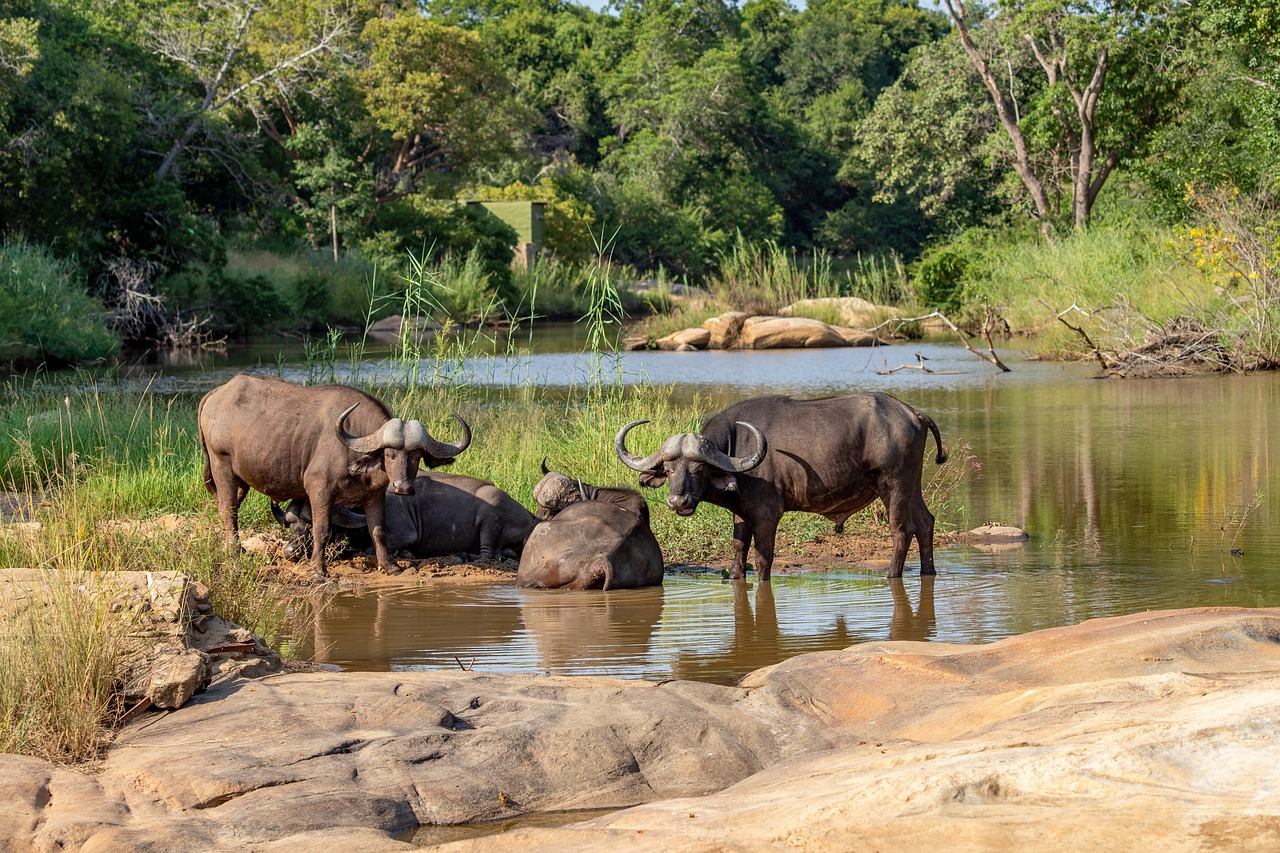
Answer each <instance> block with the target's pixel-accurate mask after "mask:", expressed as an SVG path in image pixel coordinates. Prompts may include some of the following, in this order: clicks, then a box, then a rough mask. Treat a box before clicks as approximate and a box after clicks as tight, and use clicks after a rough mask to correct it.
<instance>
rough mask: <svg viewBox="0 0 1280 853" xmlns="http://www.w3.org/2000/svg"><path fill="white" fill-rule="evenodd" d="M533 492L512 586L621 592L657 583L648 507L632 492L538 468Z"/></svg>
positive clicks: (659, 566)
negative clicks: (533, 508)
mask: <svg viewBox="0 0 1280 853" xmlns="http://www.w3.org/2000/svg"><path fill="white" fill-rule="evenodd" d="M542 471H543V475H544V476H543V478H542V479H541V480H539V481H538V484H537V485H536V486H535V487H534V489H533V499H534V500H535V501H537V502H538V517H539V518H541V519H547V520H545V521H542V522H541V523H539V524H538V526H537V527H535V528H534V529H533V533H532V534H530V535H529V541H528V542H526V543H525V546H524V554H523V555H521V557H520V569H519V571H518V572H517V574H516V586H521V587H540V588H543V589H623V588H626V587H638V586H657V585H658V584H661V583H662V571H663V568H664V566H663V562H662V549H661V548H660V547H658V540H657V538H656V537H655V536H654V535H653V531H652V530H650V529H649V507H648V505H647V504H646V503H645V501H644V498H642V497H641V496H640V493H639V492H637V491H635V490H634V489H604V488H600V487H598V486H591V485H587V484H586V483H583V482H582V481H581V480H574V479H571V478H569V477H566V476H565V475H564V474H561V473H559V472H556V471H548V470H547V465H546V461H545V460H544V461H543V463H542Z"/></svg>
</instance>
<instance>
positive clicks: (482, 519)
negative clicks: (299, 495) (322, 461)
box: [271, 471, 537, 560]
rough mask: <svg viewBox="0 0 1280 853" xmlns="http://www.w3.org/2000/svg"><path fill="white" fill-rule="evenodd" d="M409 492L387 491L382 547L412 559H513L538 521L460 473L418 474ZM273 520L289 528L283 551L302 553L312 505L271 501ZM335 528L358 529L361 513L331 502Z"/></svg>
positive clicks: (484, 484)
mask: <svg viewBox="0 0 1280 853" xmlns="http://www.w3.org/2000/svg"><path fill="white" fill-rule="evenodd" d="M414 484H415V487H414V490H413V494H412V495H396V494H389V495H387V513H386V521H385V524H384V527H385V528H386V537H385V541H386V545H387V550H389V551H391V552H392V553H393V554H394V553H396V552H398V551H408V552H409V553H410V554H412V555H413V556H415V557H446V556H449V555H452V554H457V555H460V556H464V557H474V556H478V557H479V558H480V559H481V560H491V559H494V558H496V557H509V558H512V559H518V558H519V556H520V552H521V551H522V550H524V543H525V540H526V539H528V538H529V534H530V533H531V532H532V531H533V526H534V525H535V524H537V519H536V518H534V517H533V513H531V512H529V510H527V509H525V508H524V507H523V506H521V504H520V503H519V502H518V501H517V500H516V499H515V498H513V497H511V495H509V494H507V493H506V492H504V491H503V490H502V489H499V488H498V487H497V486H495V485H494V484H493V483H490V482H489V481H488V480H480V479H477V478H475V477H464V476H463V475H461V474H443V473H436V472H426V471H422V472H419V474H418V476H417V479H416V480H415V481H414ZM271 512H272V514H274V515H275V517H276V520H277V521H279V522H280V523H281V524H283V525H284V526H285V527H288V528H289V529H290V532H291V534H292V535H291V537H290V540H289V543H288V544H287V545H285V554H286V555H289V556H291V555H292V554H294V553H296V552H300V551H302V550H303V549H304V548H305V547H306V545H305V543H306V541H307V540H308V539H309V538H310V533H311V507H310V505H309V504H308V503H307V502H306V501H304V500H293V501H290V502H289V505H288V506H287V507H285V508H284V509H281V508H280V507H279V506H277V505H276V504H274V503H273V504H271ZM329 522H330V524H331V525H332V526H334V527H342V528H347V529H348V530H350V531H352V533H353V537H352V538H353V541H354V540H355V539H356V538H357V537H358V535H359V534H356V533H355V531H360V533H363V532H364V531H365V530H366V527H367V520H366V518H365V516H364V514H363V513H359V512H355V511H353V510H350V509H347V508H346V507H343V506H334V507H333V510H332V511H331V513H330V515H329Z"/></svg>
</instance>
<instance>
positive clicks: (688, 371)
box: [136, 334, 1280, 683]
mask: <svg viewBox="0 0 1280 853" xmlns="http://www.w3.org/2000/svg"><path fill="white" fill-rule="evenodd" d="M576 345H577V344H576V341H575V338H574V337H573V336H572V335H571V334H570V335H567V336H564V335H562V337H561V340H560V341H559V343H556V342H552V343H550V344H547V343H544V344H543V345H541V346H538V347H523V348H516V349H511V350H508V351H506V352H503V353H500V354H497V355H492V356H482V357H476V358H467V359H458V360H451V361H449V362H448V364H447V365H446V367H445V368H443V369H442V368H441V367H440V364H439V363H438V362H432V363H431V364H429V365H426V367H425V370H426V372H427V373H428V374H430V375H432V376H433V377H434V379H435V381H450V382H456V381H466V382H472V383H476V384H482V385H491V386H494V387H502V386H504V385H514V384H520V383H528V382H532V383H538V384H542V385H545V386H548V387H553V388H554V387H559V386H564V385H571V384H577V383H582V382H585V381H589V380H590V378H591V377H592V376H593V375H597V374H598V373H600V372H601V371H603V372H605V374H606V375H607V376H609V377H611V378H612V379H615V380H617V381H622V382H627V383H631V382H652V383H656V384H659V385H664V386H669V387H670V388H671V393H673V394H676V395H688V396H690V397H692V396H693V395H699V396H700V397H703V398H707V399H712V400H715V401H716V402H717V404H719V403H728V402H731V401H733V400H736V399H741V398H743V397H747V396H753V395H757V394H765V393H788V394H795V395H798V396H815V395H820V394H830V393H852V392H858V391H867V390H882V391H887V392H889V393H892V394H894V395H896V396H898V397H900V398H902V399H903V400H905V401H907V402H908V403H910V404H911V405H913V406H915V407H917V408H919V409H920V410H922V411H924V412H927V413H928V414H929V415H930V416H931V417H933V419H934V420H935V421H937V423H938V425H939V427H940V428H941V430H942V433H943V436H944V438H945V440H946V441H947V444H948V445H949V446H950V447H951V448H952V449H953V458H952V460H951V462H948V463H947V464H949V465H954V464H971V465H972V464H975V463H976V464H978V465H980V468H977V469H975V470H973V471H972V472H971V473H970V474H969V475H968V476H966V478H965V479H964V480H963V481H962V483H961V485H960V487H959V488H958V490H957V492H956V493H955V494H954V495H953V496H952V499H951V500H949V501H948V503H947V505H946V506H943V507H939V506H934V507H933V509H934V511H935V513H936V514H937V515H938V516H939V521H940V524H941V525H942V526H943V527H944V528H946V529H963V528H967V527H972V526H976V525H978V524H981V523H983V522H986V521H997V522H1001V523H1005V524H1011V525H1017V526H1019V527H1023V528H1025V529H1026V530H1027V531H1028V532H1029V533H1030V535H1031V539H1030V541H1029V542H1026V543H1024V544H1021V545H1017V546H1014V547H1002V548H978V547H972V546H956V547H950V548H944V549H941V550H940V551H939V552H938V555H937V565H938V572H939V574H938V576H937V578H936V579H933V578H923V579H922V578H920V577H919V576H918V575H914V574H913V571H914V567H915V566H916V565H918V564H917V563H914V562H912V560H909V561H908V567H907V576H906V577H905V578H904V579H903V580H902V581H900V582H898V581H894V582H891V581H888V580H886V579H885V578H884V577H883V576H882V574H881V573H879V572H876V571H873V570H870V569H866V568H862V567H858V566H847V567H837V568H835V569H832V570H827V571H821V572H811V573H803V574H794V575H783V576H775V578H774V580H773V581H772V582H771V583H770V584H763V585H762V584H756V583H754V578H749V580H748V582H747V583H736V584H735V583H731V582H729V581H727V580H725V579H723V578H721V577H720V576H719V575H718V574H713V573H705V572H692V573H669V574H668V576H667V579H666V582H665V585H664V586H663V587H662V588H658V589H649V590H633V591H628V590H623V591H617V592H610V593H600V592H585V593H568V592H545V591H524V590H517V589H515V588H514V586H512V585H509V584H500V585H484V586H472V585H468V586H450V585H445V584H441V585H435V586H430V587H423V588H418V589H411V590H398V591H394V592H363V593H362V592H359V591H350V592H343V593H341V594H339V595H336V596H331V597H328V598H327V599H326V600H325V601H324V602H323V603H322V606H321V607H319V608H318V610H317V614H316V615H315V617H314V619H313V622H312V623H311V625H310V626H309V628H308V629H307V630H306V631H305V632H304V633H302V634H300V635H299V636H298V637H296V638H295V640H296V642H297V644H298V649H299V651H302V652H304V653H306V654H310V655H313V656H314V658H315V659H316V660H319V661H325V662H330V663H332V664H335V665H338V666H341V667H344V668H358V669H388V668H390V669H422V668H437V667H446V668H456V667H458V666H464V667H469V668H471V667H473V668H474V669H476V670H485V671H503V672H512V671H514V672H531V673H534V672H536V673H555V674H584V673H592V674H607V675H615V676H620V677H626V678H645V679H666V678H695V679H701V680H707V681H714V682H719V683H733V682H734V681H735V680H737V679H738V678H740V677H741V676H742V675H743V674H745V673H746V672H749V671H751V670H752V669H755V668H757V667H759V666H765V665H768V664H771V663H775V662H777V661H779V660H782V659H784V658H786V657H788V656H790V655H794V654H797V653H801V652H808V651H819V650H823V649H834V648H843V647H846V646H849V645H852V644H855V643H860V642H870V641H878V640H889V639H911V640H927V641H934V642H955V643H982V642H990V641H993V640H998V639H1000V638H1002V637H1008V636H1010V635H1013V634H1018V633H1023V632H1026V631H1031V630H1036V629H1040V628H1049V627H1054V626H1060V625H1069V624H1073V623H1077V622H1080V621H1082V620H1085V619H1090V618H1096V617H1103V616H1112V615H1118V614H1123V613H1131V612H1135V611H1142V610H1157V609H1165V608H1179V607H1193V606H1218V605H1231V606H1276V605H1280V533H1278V532H1277V531H1280V500H1277V498H1276V495H1275V494H1274V492H1275V484H1276V479H1277V474H1278V473H1280V472H1278V471H1277V467H1276V460H1275V450H1274V449H1275V447H1276V441H1275V439H1273V438H1272V435H1273V434H1274V432H1275V428H1276V427H1277V426H1280V423H1277V420H1278V418H1280V375H1274V374H1260V375H1252V376H1209V377H1195V378H1185V379H1155V380H1103V379H1098V378H1096V374H1097V370H1096V366H1095V365H1092V364H1061V363H1054V362H1042V361H1036V360H1034V359H1033V358H1031V357H1030V354H1029V352H1028V351H1027V350H1025V349H1023V348H1020V347H1018V346H1016V345H1001V347H1000V348H999V351H1000V355H1001V357H1002V358H1003V359H1004V360H1005V361H1006V362H1007V363H1008V364H1009V366H1010V367H1011V368H1012V370H1011V372H1009V373H1000V372H999V371H997V370H996V369H995V368H994V367H993V366H991V365H990V364H988V363H987V362H985V361H983V360H981V359H980V358H978V357H977V356H975V355H974V354H973V353H971V352H968V351H966V350H965V349H964V348H963V347H961V346H960V345H958V344H956V343H954V342H952V341H946V340H932V341H926V342H917V343H905V344H898V345H894V346H890V347H881V348H874V349H834V350H807V351H806V350H799V351H764V352H702V353H659V352H636V353H624V354H621V355H619V356H617V357H616V358H615V357H610V358H606V359H603V360H601V359H599V358H595V357H592V356H584V355H582V354H580V353H578V352H575V351H573V347H575V346H576ZM267 353H268V350H263V351H260V352H256V353H255V352H253V351H243V350H242V351H234V352H232V353H229V354H223V355H210V356H206V357H205V360H196V361H195V362H194V363H192V364H189V365H186V366H181V365H169V366H167V367H165V368H164V369H163V370H162V375H161V377H160V379H158V380H155V379H148V380H146V381H150V382H152V383H153V385H155V387H157V388H158V389H160V390H163V389H164V388H165V387H168V388H171V389H183V388H187V389H191V390H196V389H198V388H202V387H206V386H210V387H211V386H212V385H213V384H216V383H218V382H220V381H222V380H223V379H225V378H226V376H229V375H230V374H231V373H232V372H234V371H235V370H237V369H244V368H253V367H256V368H257V369H259V370H262V371H264V372H271V373H278V374H281V375H284V376H286V377H290V378H295V379H303V378H307V377H308V376H310V377H312V378H315V377H316V376H317V369H318V368H317V364H316V363H315V360H314V359H312V361H311V362H310V363H300V361H299V360H298V358H297V357H296V355H295V356H293V357H286V358H284V359H278V358H276V357H275V354H274V353H271V354H270V355H268V354H267ZM366 356H367V358H366V360H365V361H364V362H363V363H361V364H360V365H359V366H358V370H357V368H356V367H355V366H353V365H352V364H350V363H349V362H347V361H344V360H343V359H342V358H340V357H338V358H335V359H334V360H333V361H332V362H330V363H324V364H321V365H319V370H321V371H322V372H323V371H329V372H330V373H331V374H332V376H333V377H334V378H337V379H339V380H341V379H343V378H344V377H347V376H350V375H351V374H352V372H353V371H355V372H358V373H359V375H361V376H363V377H365V378H375V379H377V378H393V376H392V370H391V368H390V367H388V364H389V363H390V362H389V360H388V359H385V358H379V357H378V353H377V352H370V353H366ZM255 359H256V360H255ZM920 366H924V367H926V368H928V370H927V371H926V370H922V369H919V368H920ZM154 370H155V368H154V366H146V365H140V366H139V367H138V369H137V373H138V376H139V378H138V379H137V380H136V381H139V382H141V381H144V380H143V378H142V377H144V376H150V375H151V374H152V373H154ZM320 378H325V377H323V376H321V377H320ZM931 455H932V453H930V457H931ZM966 456H970V457H972V459H971V460H970V461H969V462H968V463H966V462H965V459H964V457H966ZM934 469H935V466H933V464H932V462H931V459H930V462H929V464H928V465H927V466H926V477H928V476H929V475H930V473H931V472H932V471H933V470H934ZM499 485H501V484H499ZM655 511H663V512H665V511H666V510H665V508H661V507H655ZM723 548H724V551H725V553H726V554H727V553H728V549H729V531H728V529H726V530H725V531H724V539H723Z"/></svg>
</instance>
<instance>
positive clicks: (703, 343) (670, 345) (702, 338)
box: [655, 326, 711, 352]
mask: <svg viewBox="0 0 1280 853" xmlns="http://www.w3.org/2000/svg"><path fill="white" fill-rule="evenodd" d="M710 343H711V330H710V329H706V328H703V327H702V326H697V327H695V328H692V329H681V330H680V331H678V332H672V333H671V334H669V335H667V336H666V337H665V338H658V340H657V341H656V342H655V346H657V348H658V349H660V350H676V351H680V352H687V351H688V350H690V349H706V348H707V346H709V345H710Z"/></svg>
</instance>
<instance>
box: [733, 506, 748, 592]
mask: <svg viewBox="0 0 1280 853" xmlns="http://www.w3.org/2000/svg"><path fill="white" fill-rule="evenodd" d="M750 551H751V525H749V524H747V522H746V519H744V518H742V517H741V516H739V515H737V514H736V513H735V514H734V516H733V565H732V566H730V567H729V577H731V578H745V577H746V576H747V554H748V553H750Z"/></svg>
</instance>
